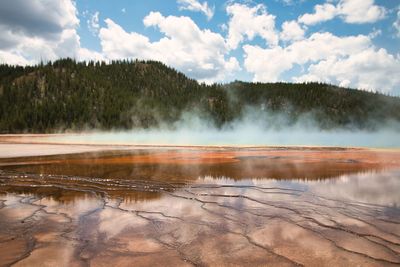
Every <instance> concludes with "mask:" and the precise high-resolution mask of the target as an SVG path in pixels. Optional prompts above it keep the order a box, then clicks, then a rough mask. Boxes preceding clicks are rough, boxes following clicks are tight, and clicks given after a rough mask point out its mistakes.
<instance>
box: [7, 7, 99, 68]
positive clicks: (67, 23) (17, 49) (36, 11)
mask: <svg viewBox="0 0 400 267" xmlns="http://www.w3.org/2000/svg"><path fill="white" fill-rule="evenodd" d="M78 26H79V19H78V18H77V9H76V7H75V4H74V2H72V1H71V0H60V1H52V0H41V1H39V0H32V1H24V0H15V1H0V31H1V33H2V34H1V36H0V62H5V63H9V64H22V65H25V64H33V63H36V62H38V61H39V60H45V61H46V60H54V59H57V58H60V57H73V58H78V59H79V58H80V56H82V55H85V56H95V57H98V55H96V53H95V52H91V51H89V50H85V49H82V48H81V46H80V37H79V35H78V34H77V31H76V29H77V27H78Z"/></svg>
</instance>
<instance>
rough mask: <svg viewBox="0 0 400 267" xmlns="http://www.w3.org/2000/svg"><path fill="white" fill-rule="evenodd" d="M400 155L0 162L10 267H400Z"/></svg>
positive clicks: (181, 152)
mask: <svg viewBox="0 0 400 267" xmlns="http://www.w3.org/2000/svg"><path fill="white" fill-rule="evenodd" d="M399 192H400V153H399V152H398V151H393V150H369V149H343V148H284V147H275V148H204V147H203V148H179V149H177V148H152V149H150V148H142V149H133V150H114V151H106V152H87V153H80V154H70V155H53V156H40V157H19V158H4V159H0V265H2V266H8V265H14V266H88V265H90V266H110V265H111V266H299V265H300V266H396V265H399V264H400V207H399V204H400V193H399Z"/></svg>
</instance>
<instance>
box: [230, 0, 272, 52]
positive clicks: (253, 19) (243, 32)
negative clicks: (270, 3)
mask: <svg viewBox="0 0 400 267" xmlns="http://www.w3.org/2000/svg"><path fill="white" fill-rule="evenodd" d="M226 12H227V14H228V15H229V17H230V19H229V22H228V37H227V43H228V46H229V48H231V49H236V48H237V47H238V45H239V44H240V43H241V42H243V41H244V40H245V39H246V40H253V38H254V37H256V36H260V37H261V38H263V39H264V40H265V41H266V43H267V44H268V45H269V46H275V45H277V44H278V41H279V36H278V33H277V31H276V30H275V16H274V15H271V14H269V13H268V12H267V10H266V7H265V6H264V5H262V4H259V5H256V6H254V7H250V6H248V5H244V4H238V3H234V4H230V5H228V6H227V8H226Z"/></svg>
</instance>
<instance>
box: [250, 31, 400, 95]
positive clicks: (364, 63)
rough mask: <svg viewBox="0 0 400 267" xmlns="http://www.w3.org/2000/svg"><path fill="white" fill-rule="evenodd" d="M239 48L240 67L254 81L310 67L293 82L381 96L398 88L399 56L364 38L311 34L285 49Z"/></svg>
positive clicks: (277, 77) (366, 37) (268, 80)
mask: <svg viewBox="0 0 400 267" xmlns="http://www.w3.org/2000/svg"><path fill="white" fill-rule="evenodd" d="M243 48H244V52H245V61H244V66H245V68H246V70H247V71H249V72H251V73H253V74H254V78H253V80H254V81H262V82H274V81H279V80H282V74H283V73H284V72H285V71H288V70H291V69H292V68H293V67H294V66H295V65H300V66H303V67H304V66H307V65H310V66H309V67H308V69H307V70H306V73H304V74H303V75H301V76H299V77H295V78H293V80H294V81H324V82H331V83H335V84H342V85H346V86H353V87H358V88H363V89H369V90H374V89H376V90H381V91H385V92H390V91H391V90H394V89H395V88H396V87H399V86H400V78H399V77H398V76H399V75H398V70H399V69H400V59H399V56H397V57H395V56H393V55H390V54H389V53H388V52H387V51H386V50H385V49H377V48H376V47H375V46H374V45H373V44H372V41H371V37H370V36H366V35H358V36H348V37H338V36H335V35H333V34H331V33H314V34H312V35H311V36H310V37H309V38H308V39H304V40H300V41H295V42H293V43H292V44H290V45H288V46H287V47H280V46H277V47H273V48H266V49H264V48H261V47H259V46H255V45H245V46H244V47H243ZM396 73H397V74H396Z"/></svg>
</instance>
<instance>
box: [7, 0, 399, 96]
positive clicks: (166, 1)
mask: <svg viewBox="0 0 400 267" xmlns="http://www.w3.org/2000/svg"><path fill="white" fill-rule="evenodd" d="M0 30H2V32H3V33H4V34H3V35H2V36H1V37H0V62H3V63H9V64H35V63H36V62H38V61H40V60H41V59H42V60H54V59H56V58H60V57H67V56H68V57H74V58H76V59H78V60H89V59H94V60H112V59H122V58H139V59H154V60H160V61H163V62H164V63H166V64H167V65H170V66H172V67H174V68H176V69H178V70H180V71H182V72H184V73H185V74H187V75H188V76H190V77H192V78H196V79H198V80H199V81H201V82H206V83H212V82H229V81H232V80H236V79H238V80H246V81H260V82H275V81H287V82H303V81H323V82H329V83H333V84H338V85H342V86H349V87H356V88H360V89H366V90H377V91H381V92H384V93H389V94H395V95H399V94H400V1H397V0H382V1H379V0H375V1H374V0H320V1H305V0H270V1H256V0H253V1H251V0H247V1H235V0H230V1H215V0H208V1H206V0H147V1H128V0H114V1H111V0H97V1H91V0H77V1H73V0H59V1H53V0H32V1H24V0H15V1H2V2H1V3H0Z"/></svg>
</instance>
